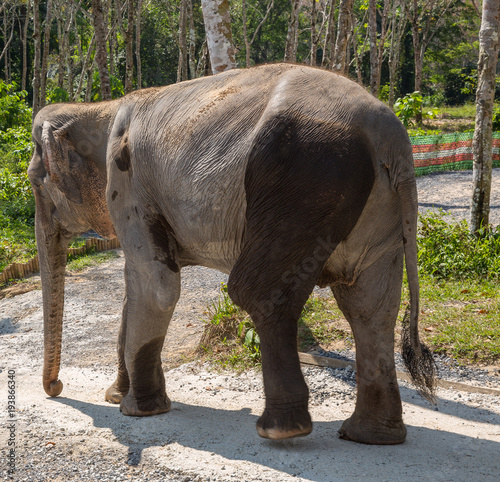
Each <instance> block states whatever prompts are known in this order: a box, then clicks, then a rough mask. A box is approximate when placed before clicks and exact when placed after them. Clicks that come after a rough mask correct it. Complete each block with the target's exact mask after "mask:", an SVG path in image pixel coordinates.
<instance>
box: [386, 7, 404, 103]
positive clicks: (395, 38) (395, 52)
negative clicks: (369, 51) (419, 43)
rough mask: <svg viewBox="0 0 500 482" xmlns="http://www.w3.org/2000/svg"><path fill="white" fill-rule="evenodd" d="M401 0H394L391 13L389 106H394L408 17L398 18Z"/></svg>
mask: <svg viewBox="0 0 500 482" xmlns="http://www.w3.org/2000/svg"><path fill="white" fill-rule="evenodd" d="M398 5H399V0H393V3H392V14H391V29H390V30H391V44H390V47H389V59H388V62H389V107H390V108H391V109H392V107H393V106H394V97H395V94H394V91H395V85H396V71H397V69H398V67H399V59H400V55H401V40H402V39H403V34H404V32H405V29H406V19H405V17H403V16H401V17H399V18H398V15H397V7H398Z"/></svg>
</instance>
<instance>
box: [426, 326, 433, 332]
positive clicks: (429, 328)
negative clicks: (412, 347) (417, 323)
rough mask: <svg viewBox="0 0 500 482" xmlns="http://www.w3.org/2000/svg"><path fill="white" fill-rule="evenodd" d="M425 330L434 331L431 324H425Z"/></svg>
mask: <svg viewBox="0 0 500 482" xmlns="http://www.w3.org/2000/svg"><path fill="white" fill-rule="evenodd" d="M424 330H425V331H434V328H433V327H432V326H426V327H425V328H424Z"/></svg>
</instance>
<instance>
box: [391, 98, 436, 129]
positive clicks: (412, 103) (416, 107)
mask: <svg viewBox="0 0 500 482" xmlns="http://www.w3.org/2000/svg"><path fill="white" fill-rule="evenodd" d="M422 105H423V100H422V94H420V92H413V93H412V94H407V95H405V96H404V97H402V98H399V99H397V100H396V102H395V103H394V112H395V113H396V115H397V116H398V117H399V118H400V119H401V122H402V123H403V124H404V126H405V127H406V128H408V127H410V126H413V125H414V119H416V118H417V116H418V114H419V113H421V114H422V118H423V119H433V118H434V117H436V116H437V114H438V110H437V108H432V109H429V110H426V111H422Z"/></svg>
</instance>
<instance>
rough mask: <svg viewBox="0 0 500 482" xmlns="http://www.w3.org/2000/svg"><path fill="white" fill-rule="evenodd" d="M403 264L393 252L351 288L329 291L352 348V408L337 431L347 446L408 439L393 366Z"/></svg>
mask: <svg viewBox="0 0 500 482" xmlns="http://www.w3.org/2000/svg"><path fill="white" fill-rule="evenodd" d="M402 262H403V255H402V249H399V250H397V251H394V250H393V251H392V252H390V253H386V254H385V255H384V256H383V257H382V258H381V259H379V260H378V261H377V262H376V263H374V264H373V265H372V266H370V267H369V268H368V269H366V270H365V271H363V272H362V273H361V274H360V276H359V278H358V281H357V282H356V284H355V285H353V286H348V285H336V286H333V292H334V294H335V298H336V299H337V302H338V304H339V306H340V308H341V309H342V311H343V312H344V315H345V316H346V318H347V320H348V321H349V323H350V325H351V328H352V330H353V333H354V339H355V342H356V366H357V368H356V376H357V399H356V408H355V410H354V413H353V415H352V416H351V417H350V418H349V419H348V420H346V421H345V422H344V424H343V425H342V428H341V429H340V431H339V433H340V436H341V438H344V439H347V440H352V441H355V442H360V443H366V444H380V445H390V444H399V443H402V442H404V440H405V438H406V427H405V426H404V424H403V419H402V405H401V398H400V394H399V387H398V382H397V379H396V368H395V363H394V327H395V323H396V318H397V314H398V309H399V306H400V303H401V282H402V271H403V267H402Z"/></svg>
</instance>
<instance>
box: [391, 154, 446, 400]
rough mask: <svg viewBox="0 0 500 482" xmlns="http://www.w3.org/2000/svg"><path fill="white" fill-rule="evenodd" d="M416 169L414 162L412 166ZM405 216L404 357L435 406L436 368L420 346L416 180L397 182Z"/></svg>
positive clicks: (408, 367)
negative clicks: (406, 294) (406, 295)
mask: <svg viewBox="0 0 500 482" xmlns="http://www.w3.org/2000/svg"><path fill="white" fill-rule="evenodd" d="M412 169H413V163H412ZM397 191H398V193H399V196H400V199H401V206H402V216H403V243H404V253H405V264H406V274H407V278H408V286H409V290H410V306H409V308H407V310H406V313H405V315H404V318H403V331H402V356H403V360H404V363H405V365H406V368H407V370H408V372H409V373H410V376H411V378H412V380H413V382H414V384H415V385H416V387H417V389H418V391H419V393H420V394H421V395H422V396H423V397H424V398H426V399H427V400H429V401H430V402H432V403H435V391H436V385H437V382H436V377H437V366H436V363H435V362H434V358H433V357H432V353H431V351H430V350H429V348H428V347H427V346H425V345H424V344H423V343H420V338H419V334H418V314H419V282H418V268H417V233H416V230H417V218H418V200H417V187H416V183H415V178H414V176H413V173H412V176H411V178H410V179H408V180H405V181H403V182H400V183H398V186H397Z"/></svg>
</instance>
